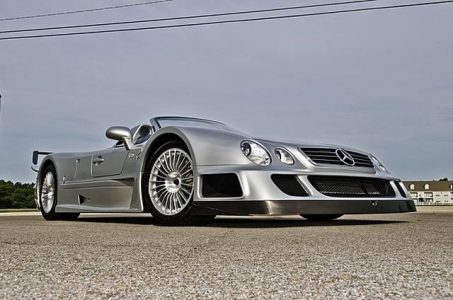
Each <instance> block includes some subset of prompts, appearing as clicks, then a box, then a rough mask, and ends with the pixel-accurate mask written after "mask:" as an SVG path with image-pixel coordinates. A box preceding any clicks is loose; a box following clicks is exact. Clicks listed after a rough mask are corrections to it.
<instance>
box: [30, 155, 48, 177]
mask: <svg viewBox="0 0 453 300" xmlns="http://www.w3.org/2000/svg"><path fill="white" fill-rule="evenodd" d="M48 154H52V152H47V151H33V156H32V158H31V162H32V163H33V166H36V165H37V164H38V158H39V156H40V155H48ZM33 166H32V167H31V169H32V170H33V171H35V172H38V169H37V168H34V167H33Z"/></svg>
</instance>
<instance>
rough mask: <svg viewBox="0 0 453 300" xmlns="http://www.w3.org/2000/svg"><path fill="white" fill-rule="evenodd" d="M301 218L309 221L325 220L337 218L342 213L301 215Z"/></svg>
mask: <svg viewBox="0 0 453 300" xmlns="http://www.w3.org/2000/svg"><path fill="white" fill-rule="evenodd" d="M301 216H302V217H303V218H305V219H307V220H308V221H311V222H323V221H324V222H326V221H332V220H335V219H338V218H339V217H341V216H342V215H301Z"/></svg>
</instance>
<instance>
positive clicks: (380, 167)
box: [370, 155, 390, 173]
mask: <svg viewBox="0 0 453 300" xmlns="http://www.w3.org/2000/svg"><path fill="white" fill-rule="evenodd" d="M370 158H371V161H372V162H373V164H374V166H375V167H376V169H378V170H379V171H381V172H385V173H390V172H389V170H388V169H387V167H386V166H385V165H384V164H383V163H382V162H381V161H380V160H379V159H378V158H377V157H376V156H374V155H370Z"/></svg>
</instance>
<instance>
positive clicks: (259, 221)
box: [76, 216, 408, 228]
mask: <svg viewBox="0 0 453 300" xmlns="http://www.w3.org/2000/svg"><path fill="white" fill-rule="evenodd" d="M76 222H78V223H82V222H88V223H116V224H135V225H156V224H155V222H154V219H153V218H152V217H110V216H109V217H97V216H96V217H91V216H90V217H83V216H81V217H80V218H78V219H77V220H76ZM399 223H408V221H399V220H360V219H347V218H344V219H338V220H333V221H325V222H324V221H322V222H313V221H307V220H305V219H302V218H300V219H296V218H294V219H289V218H282V219H279V218H265V219H263V218H255V217H246V218H245V217H238V218H235V217H228V218H216V219H214V220H213V221H212V222H211V223H208V224H205V225H200V227H219V228H282V227H315V226H359V225H383V224H399Z"/></svg>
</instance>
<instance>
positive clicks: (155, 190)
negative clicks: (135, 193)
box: [148, 148, 193, 216]
mask: <svg viewBox="0 0 453 300" xmlns="http://www.w3.org/2000/svg"><path fill="white" fill-rule="evenodd" d="M148 193H149V197H150V199H151V202H152V204H153V206H154V208H156V210H157V211H158V212H159V213H161V214H163V215H165V216H174V215H177V214H178V213H180V212H181V211H183V210H184V209H185V208H186V207H187V205H188V204H189V202H190V199H191V198H192V193H193V169H192V159H191V158H190V156H189V155H188V154H187V152H185V151H184V150H182V149H180V148H170V149H168V150H165V151H164V152H163V153H161V154H160V155H159V156H158V157H157V159H156V160H155V161H154V164H153V166H152V169H151V174H150V176H149V185H148Z"/></svg>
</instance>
